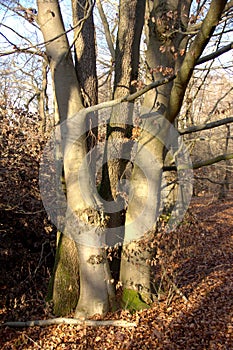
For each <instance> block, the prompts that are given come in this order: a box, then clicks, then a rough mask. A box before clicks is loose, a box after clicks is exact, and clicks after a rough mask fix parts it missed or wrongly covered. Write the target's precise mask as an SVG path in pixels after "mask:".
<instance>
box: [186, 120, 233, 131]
mask: <svg viewBox="0 0 233 350" xmlns="http://www.w3.org/2000/svg"><path fill="white" fill-rule="evenodd" d="M229 123H233V117H229V118H224V119H221V120H217V121H215V122H212V123H208V124H200V125H194V126H190V127H189V128H185V129H181V130H179V133H180V135H187V134H191V133H193V132H198V131H202V130H208V129H213V128H217V127H218V126H221V125H225V124H229Z"/></svg>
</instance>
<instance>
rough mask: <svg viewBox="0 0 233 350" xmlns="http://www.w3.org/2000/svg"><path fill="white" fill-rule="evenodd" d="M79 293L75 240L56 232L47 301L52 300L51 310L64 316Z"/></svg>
mask: <svg viewBox="0 0 233 350" xmlns="http://www.w3.org/2000/svg"><path fill="white" fill-rule="evenodd" d="M78 295H79V284H78V256H77V250H76V246H75V242H74V241H72V240H70V239H69V238H68V237H67V236H64V235H63V234H60V233H58V245H57V251H56V257H55V263H54V270H53V275H52V277H51V280H50V283H49V288H48V294H47V298H46V299H47V301H52V302H53V305H54V306H53V311H54V314H55V315H57V316H64V315H68V314H70V312H71V311H72V310H73V309H74V308H75V307H76V305H77V302H78Z"/></svg>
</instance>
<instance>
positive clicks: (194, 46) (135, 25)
mask: <svg viewBox="0 0 233 350" xmlns="http://www.w3.org/2000/svg"><path fill="white" fill-rule="evenodd" d="M71 3H72V10H73V27H72V30H73V32H74V40H73V44H74V47H75V50H74V54H73V50H72V46H71V45H70V44H69V41H68V33H67V31H66V30H65V25H64V23H63V18H62V13H61V10H60V5H59V1H58V0H51V1H49V2H48V1H46V0H37V10H38V15H36V16H34V14H33V19H35V20H36V21H37V23H38V25H39V27H40V29H41V31H42V34H43V38H44V42H45V47H46V60H47V63H48V64H49V66H50V71H51V77H52V82H53V89H54V96H55V99H54V103H55V105H56V110H57V121H58V122H59V123H60V125H61V129H60V132H61V134H62V136H64V140H65V141H64V142H63V141H62V143H61V146H62V149H61V152H62V154H63V158H64V177H65V184H66V201H67V209H66V215H65V227H64V230H63V232H62V233H60V234H59V235H58V245H57V256H56V261H55V267H54V276H53V279H52V282H51V288H50V292H51V297H52V299H53V302H54V309H55V313H56V314H68V313H69V312H70V311H71V309H73V308H76V311H75V315H76V316H80V315H81V316H84V317H88V316H92V315H93V314H96V313H99V314H105V313H106V312H107V311H108V310H109V309H110V308H111V307H114V305H115V290H114V283H113V281H112V280H113V279H112V275H111V269H112V266H109V261H108V256H109V255H108V254H109V251H108V250H107V249H106V248H105V246H104V243H106V242H108V241H111V240H113V241H114V237H109V235H112V236H114V235H115V236H118V235H119V236H120V237H121V238H120V242H121V243H122V245H123V246H122V251H121V264H120V266H118V267H117V269H118V271H117V272H118V274H117V276H119V279H120V282H121V283H122V286H123V297H122V299H123V303H124V304H125V306H130V307H131V308H132V309H137V308H143V307H148V304H150V302H151V301H152V299H153V296H152V294H153V290H152V284H151V268H152V266H151V265H153V264H152V263H153V262H154V258H155V255H156V251H155V247H154V245H153V238H154V235H155V234H156V220H157V217H158V213H159V209H160V197H161V187H162V178H163V170H164V162H165V157H166V155H167V153H168V151H169V149H167V148H169V145H171V144H172V143H173V139H172V138H173V137H174V135H171V131H170V130H171V127H170V125H171V124H174V125H175V123H176V120H177V118H178V116H179V113H180V110H181V107H182V104H183V101H184V97H185V93H186V90H187V87H188V84H189V82H190V79H191V77H192V76H193V72H194V69H195V67H196V66H197V65H199V64H201V63H202V64H203V63H205V62H208V61H211V60H213V59H215V58H217V57H219V56H220V55H222V54H223V53H225V52H228V51H229V50H231V49H232V43H231V44H230V45H227V47H223V46H222V41H221V40H222V39H223V38H224V35H225V33H227V31H228V30H231V26H232V24H231V21H232V9H233V3H232V1H227V0H226V1H221V2H220V1H217V0H212V1H209V2H206V1H198V2H194V1H192V0H186V1H184V0H172V1H146V0H133V1H129V0H121V1H120V3H119V14H118V17H119V18H118V20H117V22H118V30H117V38H116V45H115V50H114V51H113V47H114V43H113V42H112V36H111V33H110V32H109V28H108V26H107V25H106V23H107V17H106V16H105V14H104V8H103V7H101V2H100V1H97V5H98V10H99V12H100V14H102V15H101V18H102V20H103V23H105V26H104V29H105V33H106V38H107V44H108V47H109V49H110V53H111V59H112V66H111V70H113V69H114V72H115V75H114V82H113V99H112V101H107V102H104V103H102V104H99V105H98V104H97V103H98V86H97V85H98V84H97V73H96V64H97V63H96V42H95V26H94V20H93V18H94V5H95V4H94V2H92V1H90V0H89V1H88V0H82V1H76V0H72V2H71ZM226 35H227V34H226ZM214 36H215V37H214ZM213 37H214V40H215V42H217V46H216V48H214V51H213V52H211V53H209V51H208V52H207V53H208V54H205V52H206V51H205V49H206V48H208V45H209V44H211V39H212V38H213ZM142 40H144V41H145V44H146V51H145V57H144V62H145V64H144V67H140V69H139V66H140V65H141V66H142V62H141V61H140V45H141V42H142ZM110 65H111V64H110ZM143 72H144V73H143ZM143 74H144V75H143ZM139 76H140V77H141V76H142V77H143V78H142V79H141V78H139ZM140 96H141V110H142V112H141V118H140V124H139V126H138V129H137V130H138V134H137V136H135V135H134V134H133V133H134V132H135V130H132V126H133V117H134V115H133V111H134V101H136V99H137V98H138V97H140ZM127 102H130V103H127ZM111 107H112V109H111V110H110V108H111ZM102 108H109V109H108V113H109V122H108V127H107V132H106V145H105V149H104V160H106V163H105V164H104V166H103V169H102V177H101V183H100V185H99V186H98V192H97V190H96V183H95V179H94V176H93V175H95V171H94V170H93V164H95V152H91V153H89V155H90V154H91V159H90V157H89V156H88V157H89V158H88V157H87V154H88V151H89V150H91V149H92V147H94V146H95V142H96V138H97V135H98V131H97V126H98V122H97V121H96V118H97V115H96V112H98V111H100V110H101V109H102ZM135 108H136V106H135ZM143 111H144V112H143ZM74 116H78V122H77V123H76V122H74V120H76V119H74ZM170 123H171V124H170ZM156 125H157V126H156ZM74 126H75V128H74ZM91 126H94V130H92V129H91ZM154 130H156V135H154ZM173 130H174V129H173ZM86 131H89V132H87V133H86ZM77 136H79V137H77ZM135 137H136V138H137V142H138V145H139V146H138V148H137V151H136V155H135V159H134V167H133V169H132V172H131V175H130V188H131V191H132V194H130V196H131V200H129V204H128V205H126V206H125V205H124V203H125V198H124V193H122V191H120V189H119V182H122V179H124V177H125V173H126V172H127V170H128V166H129V162H128V160H129V159H130V156H129V153H131V152H132V147H131V146H132V143H133V142H132V140H134V139H135ZM169 137H170V139H169ZM71 139H72V142H71V143H70V140H71ZM87 140H88V142H87ZM166 140H168V142H167V144H166ZM175 142H176V144H175V150H173V160H174V158H176V156H177V151H178V150H179V148H180V145H179V143H178V140H176V141H175ZM94 148H95V147H94ZM178 153H179V152H178ZM147 156H148V159H147ZM182 156H184V154H182ZM155 159H156V165H155V164H154V160H155ZM90 164H91V166H90ZM80 173H81V174H82V175H81V176H82V178H81V180H82V185H83V188H80V177H79V176H80ZM83 192H85V199H84V196H83ZM148 193H149V198H150V199H151V201H150V203H149V205H148ZM99 194H100V195H101V198H100V196H99ZM106 203H107V204H106ZM108 203H109V205H108ZM111 203H113V204H114V205H115V207H114V208H115V210H113V212H112V211H111V210H110V209H109V208H110V204H111ZM104 204H105V205H104ZM142 208H146V210H145V209H144V211H143V215H144V218H143V221H142V222H141V223H140V221H139V220H138V218H140V215H141V212H142ZM145 222H146V223H147V225H145ZM87 235H88V236H87ZM77 237H78V239H73V238H77ZM87 241H88V244H87ZM118 242H119V240H118ZM111 258H112V257H111ZM129 304H131V305H129Z"/></svg>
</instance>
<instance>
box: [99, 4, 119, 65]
mask: <svg viewBox="0 0 233 350" xmlns="http://www.w3.org/2000/svg"><path fill="white" fill-rule="evenodd" d="M96 5H97V8H98V11H99V14H100V18H101V21H102V23H103V27H104V32H105V37H106V41H107V45H108V48H109V51H110V53H111V56H112V60H113V61H115V49H114V45H113V41H112V37H111V33H110V29H109V25H108V21H107V18H106V15H105V13H104V9H103V6H102V4H101V1H100V0H96Z"/></svg>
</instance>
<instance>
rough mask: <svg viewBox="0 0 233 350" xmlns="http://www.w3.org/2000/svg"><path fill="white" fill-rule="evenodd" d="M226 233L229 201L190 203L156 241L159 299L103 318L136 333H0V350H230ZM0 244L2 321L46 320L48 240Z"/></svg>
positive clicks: (230, 233) (54, 329)
mask: <svg viewBox="0 0 233 350" xmlns="http://www.w3.org/2000/svg"><path fill="white" fill-rule="evenodd" d="M232 228H233V198H230V196H229V198H228V199H227V200H225V201H221V202H219V201H215V200H214V199H212V198H211V197H208V198H203V197H201V198H194V199H193V201H192V203H191V206H190V214H188V215H187V216H186V218H185V220H184V223H183V224H182V225H181V226H180V227H179V229H177V231H176V232H173V233H172V234H170V236H167V237H165V236H162V238H161V244H160V249H161V252H160V255H161V257H162V258H161V259H162V261H163V264H162V266H163V267H164V272H163V273H162V278H163V279H164V280H166V283H163V284H162V285H161V289H160V290H159V291H158V294H159V300H158V301H156V302H155V303H154V305H153V307H152V308H151V309H149V310H145V311H142V312H138V313H136V314H133V315H131V314H130V313H129V312H127V311H126V310H119V311H117V312H115V313H110V314H108V315H107V316H106V317H105V319H124V320H128V321H130V322H136V323H137V327H133V328H121V327H120V328H119V327H114V326H108V327H87V326H84V325H81V326H80V325H78V326H76V325H58V326H48V327H32V328H22V329H20V328H16V329H15V328H14V329H13V328H10V327H3V326H1V329H0V331H1V336H0V338H1V340H0V346H1V349H4V350H6V349H164V350H165V349H167V350H173V349H180V350H183V349H187V350H191V349H200V350H203V349H211V350H215V349H225V350H228V349H229V350H230V349H232V348H233V278H232V276H233V230H232ZM31 234H32V235H33V232H32V233H31ZM35 237H36V236H35ZM1 245H3V249H2V253H1V279H2V280H1V318H2V321H10V320H28V319H38V318H42V319H46V318H50V317H52V315H51V313H50V308H49V306H48V305H46V304H45V303H44V298H45V295H46V288H47V283H48V279H49V274H50V271H51V266H52V258H51V256H50V255H52V253H51V247H50V248H49V246H50V243H49V240H48V238H46V237H44V239H42V238H41V240H38V239H37V240H34V239H33V247H31V246H30V245H29V246H28V245H25V244H24V238H22V236H21V235H20V234H19V233H17V232H11V233H10V234H9V235H8V234H5V236H4V238H3V239H2V240H1ZM50 258H51V259H50ZM165 286H166V287H165Z"/></svg>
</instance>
